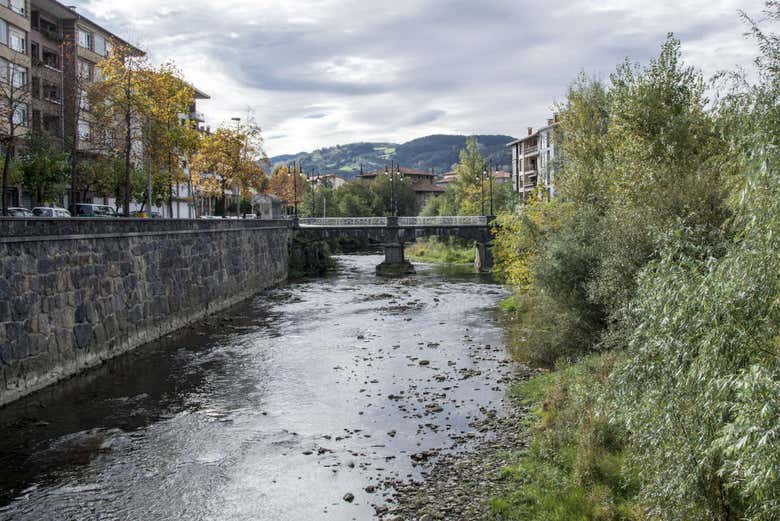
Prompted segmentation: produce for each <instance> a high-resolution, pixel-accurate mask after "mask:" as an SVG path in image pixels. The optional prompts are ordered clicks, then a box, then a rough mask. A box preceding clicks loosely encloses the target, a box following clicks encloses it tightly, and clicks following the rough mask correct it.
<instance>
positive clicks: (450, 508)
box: [377, 366, 533, 521]
mask: <svg viewBox="0 0 780 521" xmlns="http://www.w3.org/2000/svg"><path fill="white" fill-rule="evenodd" d="M532 374H533V371H531V370H530V369H528V368H527V367H523V366H518V367H516V368H515V371H514V374H513V376H512V380H513V382H514V381H520V380H522V379H525V378H528V377H529V376H531V375H532ZM484 413H485V414H484V417H483V419H480V420H477V421H474V422H473V423H471V424H470V425H469V426H470V427H471V429H472V430H471V431H470V432H469V433H468V434H467V438H468V439H469V440H473V441H475V442H476V443H475V444H474V445H473V446H472V448H471V449H470V450H467V451H465V452H460V451H456V452H452V453H447V454H444V455H440V456H439V455H438V454H436V453H424V454H420V455H413V456H412V458H413V459H414V460H415V462H416V463H417V464H419V465H422V466H424V467H425V470H423V472H422V479H421V480H419V481H418V480H388V481H386V482H385V483H384V486H385V487H386V489H387V490H389V491H391V494H390V499H389V500H388V502H387V504H386V505H383V506H380V507H378V508H377V517H378V518H379V519H381V520H383V521H434V520H448V521H478V520H489V519H491V517H490V516H489V509H488V505H487V500H489V499H490V498H492V497H497V496H501V495H503V494H505V493H507V492H509V491H510V490H511V487H512V486H513V485H512V483H510V482H509V481H507V480H506V479H504V477H503V476H502V469H503V468H505V467H506V466H507V465H509V464H511V463H513V461H514V460H513V458H514V457H513V453H517V452H518V451H521V450H523V449H524V448H525V447H526V443H527V441H528V431H527V429H525V428H524V427H523V420H524V419H525V417H526V416H527V414H528V409H527V408H526V407H524V406H521V405H519V404H517V403H512V402H511V401H509V399H508V398H507V403H505V404H504V406H503V407H502V408H500V409H489V410H485V411H484ZM456 445H457V442H456ZM431 457H434V458H435V459H434V460H433V462H432V463H431V462H430V461H429V458H431Z"/></svg>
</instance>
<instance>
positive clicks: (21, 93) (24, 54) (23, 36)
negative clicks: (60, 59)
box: [0, 0, 31, 134]
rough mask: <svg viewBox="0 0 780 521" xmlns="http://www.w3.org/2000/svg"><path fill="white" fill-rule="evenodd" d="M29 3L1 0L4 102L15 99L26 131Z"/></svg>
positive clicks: (0, 63)
mask: <svg viewBox="0 0 780 521" xmlns="http://www.w3.org/2000/svg"><path fill="white" fill-rule="evenodd" d="M29 34H30V19H29V5H28V3H27V2H26V1H25V0H0V81H3V82H4V84H5V88H4V89H3V91H4V95H3V98H4V100H3V101H4V102H5V103H6V104H8V103H9V99H8V98H9V97H13V98H14V103H13V104H14V110H15V114H14V120H15V122H16V123H17V124H18V125H19V126H20V127H19V129H18V130H17V134H24V132H25V129H26V127H27V123H28V121H29V111H30V106H29V99H28V98H29V96H28V92H27V85H28V83H29V81H30V66H31V62H30V54H29Z"/></svg>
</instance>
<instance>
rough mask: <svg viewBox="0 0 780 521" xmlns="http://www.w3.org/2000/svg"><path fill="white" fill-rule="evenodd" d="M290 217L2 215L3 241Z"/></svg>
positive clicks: (243, 225)
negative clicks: (117, 217)
mask: <svg viewBox="0 0 780 521" xmlns="http://www.w3.org/2000/svg"><path fill="white" fill-rule="evenodd" d="M291 226H292V223H291V222H290V221H287V220H260V219H197V220H196V219H87V218H71V219H46V218H32V219H20V218H0V241H3V240H4V239H10V238H34V237H72V236H80V235H90V236H94V235H106V234H109V235H124V234H147V233H165V232H189V231H192V232H203V231H206V232H209V231H214V232H218V231H239V230H247V229H257V228H279V227H284V228H288V227H291Z"/></svg>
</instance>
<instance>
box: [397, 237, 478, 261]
mask: <svg viewBox="0 0 780 521" xmlns="http://www.w3.org/2000/svg"><path fill="white" fill-rule="evenodd" d="M405 253H406V256H407V257H408V258H409V259H411V260H415V261H418V262H430V263H438V264H472V263H473V262H474V256H475V253H474V247H473V246H471V245H466V244H465V243H464V241H449V240H445V241H442V240H438V239H419V240H418V241H417V242H416V243H415V244H412V245H410V246H408V247H407V248H406V252H405Z"/></svg>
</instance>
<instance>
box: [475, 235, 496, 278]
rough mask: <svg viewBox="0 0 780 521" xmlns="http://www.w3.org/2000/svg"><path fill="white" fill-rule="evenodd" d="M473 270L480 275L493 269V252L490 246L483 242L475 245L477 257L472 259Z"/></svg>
mask: <svg viewBox="0 0 780 521" xmlns="http://www.w3.org/2000/svg"><path fill="white" fill-rule="evenodd" d="M474 268H475V269H476V270H477V271H478V272H480V273H487V272H489V271H490V270H492V269H493V252H492V251H490V245H489V244H486V243H484V242H478V243H477V255H476V257H475V258H474Z"/></svg>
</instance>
